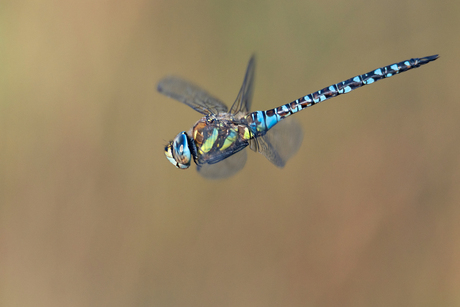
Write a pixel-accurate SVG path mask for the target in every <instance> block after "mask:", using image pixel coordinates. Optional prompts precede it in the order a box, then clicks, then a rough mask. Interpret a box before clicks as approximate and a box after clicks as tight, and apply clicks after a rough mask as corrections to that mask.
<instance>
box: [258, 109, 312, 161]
mask: <svg viewBox="0 0 460 307" xmlns="http://www.w3.org/2000/svg"><path fill="white" fill-rule="evenodd" d="M302 139H303V133H302V129H301V126H300V124H299V123H298V122H297V121H296V120H295V119H294V118H289V119H285V120H282V121H280V122H279V123H278V124H276V125H275V126H274V127H273V128H272V129H270V130H269V131H268V132H267V133H266V134H265V135H264V136H261V137H258V138H257V139H256V143H255V144H254V143H253V144H251V149H252V150H254V151H258V152H260V153H261V154H263V155H264V156H265V158H267V159H268V160H269V161H270V162H271V163H273V164H275V165H276V166H278V167H284V165H286V162H287V161H288V160H289V159H290V158H291V157H292V156H294V154H295V153H296V152H297V150H299V148H300V145H301V144H302Z"/></svg>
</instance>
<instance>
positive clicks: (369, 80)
mask: <svg viewBox="0 0 460 307" xmlns="http://www.w3.org/2000/svg"><path fill="white" fill-rule="evenodd" d="M374 81H375V80H374V78H369V79H367V80H366V81H365V82H364V84H372V83H374Z"/></svg>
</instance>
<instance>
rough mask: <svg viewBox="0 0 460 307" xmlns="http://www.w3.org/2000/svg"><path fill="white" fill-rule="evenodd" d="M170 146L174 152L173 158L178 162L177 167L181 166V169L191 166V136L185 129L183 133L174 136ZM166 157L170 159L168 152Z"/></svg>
mask: <svg viewBox="0 0 460 307" xmlns="http://www.w3.org/2000/svg"><path fill="white" fill-rule="evenodd" d="M168 146H171V150H170V152H171V153H172V158H173V159H174V161H175V162H176V163H175V165H176V167H178V168H181V169H186V168H189V166H190V163H191V161H192V152H191V150H190V144H189V138H188V136H187V134H186V133H185V131H182V132H181V133H179V134H178V135H177V136H176V137H175V138H174V141H173V142H172V144H170V145H168ZM168 146H166V149H168ZM165 154H166V151H165ZM166 157H167V158H168V160H170V158H169V157H168V155H167V154H166ZM170 161H171V160H170ZM171 162H172V161H171ZM173 164H174V163H173Z"/></svg>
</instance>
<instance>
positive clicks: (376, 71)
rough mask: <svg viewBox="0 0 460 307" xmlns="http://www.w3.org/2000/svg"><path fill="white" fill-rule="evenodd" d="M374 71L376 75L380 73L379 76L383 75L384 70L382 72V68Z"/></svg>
mask: <svg viewBox="0 0 460 307" xmlns="http://www.w3.org/2000/svg"><path fill="white" fill-rule="evenodd" d="M374 73H375V74H376V75H379V76H381V75H383V72H382V70H381V69H380V68H379V69H376V70H374Z"/></svg>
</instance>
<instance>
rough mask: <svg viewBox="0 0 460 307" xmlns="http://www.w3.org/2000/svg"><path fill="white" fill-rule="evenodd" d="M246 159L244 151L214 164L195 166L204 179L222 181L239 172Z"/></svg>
mask: <svg viewBox="0 0 460 307" xmlns="http://www.w3.org/2000/svg"><path fill="white" fill-rule="evenodd" d="M247 158H248V154H247V151H246V150H245V149H243V150H241V151H239V152H237V153H235V154H233V155H231V156H230V157H228V158H226V159H224V160H222V161H220V162H219V163H215V164H203V165H199V166H197V171H198V173H200V175H201V176H203V177H204V178H206V179H223V178H227V177H230V176H233V175H235V174H236V173H237V172H239V171H240V170H241V169H242V168H243V167H244V165H245V164H246V160H247Z"/></svg>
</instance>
